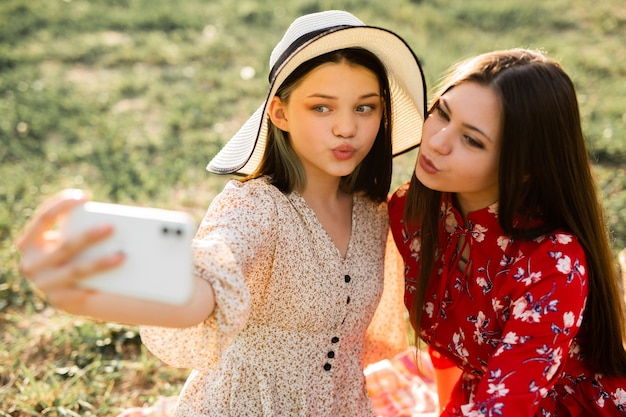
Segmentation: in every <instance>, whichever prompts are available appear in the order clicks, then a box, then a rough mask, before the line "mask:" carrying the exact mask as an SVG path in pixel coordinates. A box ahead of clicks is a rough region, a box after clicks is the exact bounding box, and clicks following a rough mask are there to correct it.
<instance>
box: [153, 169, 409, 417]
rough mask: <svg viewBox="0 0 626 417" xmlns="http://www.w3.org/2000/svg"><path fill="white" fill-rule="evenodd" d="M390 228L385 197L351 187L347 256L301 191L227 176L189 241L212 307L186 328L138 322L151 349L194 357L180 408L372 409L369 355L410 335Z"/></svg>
mask: <svg viewBox="0 0 626 417" xmlns="http://www.w3.org/2000/svg"><path fill="white" fill-rule="evenodd" d="M388 236H389V223H388V215H387V206H386V204H376V203H373V202H371V201H370V200H368V199H367V198H365V197H363V196H361V195H355V196H354V199H353V211H352V234H351V237H350V243H349V247H348V251H347V253H346V256H345V257H342V256H341V255H340V253H339V251H338V250H337V248H336V246H335V245H334V244H333V242H332V240H331V239H330V237H329V236H328V234H327V233H326V232H325V230H324V228H323V227H322V225H321V223H319V221H318V219H317V217H316V216H315V213H314V212H313V210H311V209H310V208H309V207H308V206H307V204H306V202H305V200H304V199H303V198H302V196H301V195H299V194H298V193H291V194H288V195H285V194H283V193H281V192H280V191H279V190H278V189H277V188H275V187H274V186H272V185H271V184H269V181H268V179H267V178H259V179H255V180H249V181H247V182H245V183H241V182H238V181H230V182H229V183H228V184H227V185H226V187H225V188H224V190H223V191H222V193H220V194H219V195H218V196H217V197H216V198H215V199H214V201H213V202H212V203H211V205H210V207H209V209H208V212H207V214H206V216H205V218H204V220H203V222H202V223H201V225H200V228H199V230H198V233H197V235H196V237H195V239H194V242H193V247H194V251H195V252H194V262H195V265H196V273H197V274H199V276H201V277H202V278H204V279H206V280H208V281H209V282H210V283H211V285H212V287H213V289H214V293H215V299H216V309H215V311H214V312H213V314H211V316H210V317H208V318H207V319H206V320H205V322H203V323H201V324H199V325H196V326H193V327H190V328H187V329H165V328H157V327H143V328H142V329H141V336H142V340H143V342H144V343H145V344H146V346H147V347H148V348H149V349H150V351H152V352H153V353H154V354H155V355H157V356H158V357H160V358H161V359H162V360H164V361H165V362H167V363H169V364H171V365H173V366H177V367H185V368H192V369H193V372H192V373H191V375H190V376H189V378H188V380H187V382H186V384H185V387H184V388H183V390H182V393H181V394H180V399H179V401H178V405H177V408H176V411H175V414H174V415H175V416H176V417H183V416H184V417H200V416H203V417H206V416H221V417H224V416H225V417H227V416H233V417H234V416H237V417H245V416H255V417H256V416H302V417H304V416H316V417H317V416H333V417H335V416H337V417H342V416H345V417H348V416H350V417H360V416H368V417H370V416H373V410H372V406H371V403H370V400H369V398H368V396H367V391H366V387H365V378H364V375H363V367H364V366H365V365H366V364H367V363H370V362H374V361H378V360H381V359H383V358H385V357H392V356H393V355H394V354H396V353H398V352H401V351H403V350H404V349H406V346H407V340H406V333H405V326H404V316H403V314H404V311H403V310H404V306H403V303H402V293H403V278H402V270H401V259H400V257H399V255H398V253H397V249H395V245H394V244H393V241H392V240H391V239H389V244H387V241H388ZM386 249H389V253H388V255H387V256H386ZM383 262H386V265H384V264H383ZM384 267H385V268H386V269H387V272H389V273H388V274H383V269H384ZM394 270H395V271H396V273H395V274H394ZM383 276H384V280H385V281H384V282H383ZM383 289H384V291H383ZM381 297H382V299H381ZM379 300H380V307H379V308H378V310H376V308H377V305H379ZM375 311H376V314H375Z"/></svg>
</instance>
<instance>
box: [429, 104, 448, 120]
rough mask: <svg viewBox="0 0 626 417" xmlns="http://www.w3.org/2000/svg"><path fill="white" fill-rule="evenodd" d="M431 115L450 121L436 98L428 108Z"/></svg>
mask: <svg viewBox="0 0 626 417" xmlns="http://www.w3.org/2000/svg"><path fill="white" fill-rule="evenodd" d="M428 114H429V115H431V116H437V117H439V118H441V119H443V120H445V121H450V116H448V113H446V111H445V110H444V109H443V107H441V102H440V101H439V100H437V101H436V102H435V103H433V105H432V106H431V108H430V112H428Z"/></svg>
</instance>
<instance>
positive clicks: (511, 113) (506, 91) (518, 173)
mask: <svg viewBox="0 0 626 417" xmlns="http://www.w3.org/2000/svg"><path fill="white" fill-rule="evenodd" d="M466 81H472V82H477V83H479V84H481V85H483V86H487V87H489V88H491V89H492V90H493V91H494V92H495V93H496V94H497V95H498V97H499V99H500V102H501V104H502V112H503V116H502V126H503V131H502V132H503V133H502V138H503V139H502V148H501V155H500V161H499V178H498V181H499V204H498V219H499V222H500V226H501V227H502V230H503V231H504V233H506V234H507V235H508V236H510V237H512V238H513V239H519V240H529V239H534V238H536V237H539V236H541V235H543V234H545V233H547V232H549V231H551V230H555V229H564V230H566V231H568V232H570V233H572V234H574V235H575V236H576V237H577V238H578V240H579V242H580V243H581V245H582V246H583V248H584V250H585V255H586V258H587V275H588V283H589V295H588V299H587V304H586V309H585V312H584V316H583V322H582V326H583V332H584V335H585V338H584V341H583V343H584V345H583V349H584V354H585V360H586V361H587V362H588V363H589V364H590V365H591V366H593V367H594V369H595V370H596V371H598V372H601V373H604V374H606V375H626V351H625V350H624V343H625V341H626V323H625V318H624V310H623V308H622V305H621V303H622V297H621V296H620V292H619V285H618V276H617V268H616V264H615V260H614V258H613V255H612V252H611V248H610V245H609V240H608V230H607V227H606V222H605V220H604V213H603V208H602V206H601V203H600V200H599V197H598V193H597V185H596V183H595V181H594V178H593V175H592V172H591V165H590V161H589V157H588V154H587V149H586V146H585V139H584V136H583V132H582V127H581V122H580V113H579V108H578V102H577V99H576V90H575V87H574V84H573V82H572V81H571V79H570V78H569V76H568V75H567V74H566V73H565V72H564V71H563V69H562V68H561V66H560V65H559V64H558V63H556V62H555V61H553V60H550V59H548V58H547V57H546V56H545V55H543V54H542V53H540V52H537V51H529V50H523V49H513V50H506V51H496V52H491V53H486V54H482V55H479V56H477V57H474V58H471V59H468V60H466V61H463V62H460V63H459V64H457V65H455V66H453V67H452V68H451V70H450V72H449V73H448V74H447V77H446V78H445V79H444V80H443V83H442V84H441V85H440V87H439V89H438V90H437V91H436V93H435V94H434V98H433V102H432V104H431V107H430V109H431V110H432V109H433V105H436V104H437V102H438V100H439V98H440V97H441V95H442V94H444V93H445V92H446V91H448V90H450V89H452V88H454V87H455V86H456V85H459V84H461V83H463V82H466ZM443 197H445V196H444V195H443V193H441V192H438V191H434V190H430V189H428V188H426V187H425V186H424V185H423V184H421V183H420V182H419V180H417V178H416V177H415V175H414V176H413V178H412V180H411V185H410V187H409V194H408V197H407V206H406V211H405V218H406V219H407V221H408V222H410V223H414V224H415V223H417V224H419V225H420V227H421V254H420V256H421V266H420V271H419V280H418V282H419V284H418V292H417V294H416V297H415V304H414V305H413V306H412V307H411V308H412V309H414V313H415V317H417V320H415V322H414V323H413V325H414V328H415V329H419V326H418V325H417V324H419V323H420V320H421V312H422V303H423V300H424V297H425V292H426V287H427V285H428V281H429V279H430V277H431V275H432V272H433V271H432V268H433V265H434V262H435V259H436V258H437V256H438V253H437V248H438V245H439V242H438V230H439V229H438V228H439V224H438V216H439V204H440V202H441V199H442V198H443ZM538 214H539V216H540V217H541V218H542V219H543V221H544V224H543V225H542V226H541V227H539V228H523V229H522V228H516V227H515V226H514V223H513V218H514V216H516V215H523V216H529V217H532V216H536V215H538ZM416 332H417V333H419V331H416Z"/></svg>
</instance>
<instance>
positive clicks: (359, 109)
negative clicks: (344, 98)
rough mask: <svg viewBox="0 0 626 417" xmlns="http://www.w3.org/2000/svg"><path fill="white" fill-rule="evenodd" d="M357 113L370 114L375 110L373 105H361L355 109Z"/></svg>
mask: <svg viewBox="0 0 626 417" xmlns="http://www.w3.org/2000/svg"><path fill="white" fill-rule="evenodd" d="M355 110H356V112H357V113H372V112H374V111H375V110H376V105H375V104H361V105H359V106H356V108H355Z"/></svg>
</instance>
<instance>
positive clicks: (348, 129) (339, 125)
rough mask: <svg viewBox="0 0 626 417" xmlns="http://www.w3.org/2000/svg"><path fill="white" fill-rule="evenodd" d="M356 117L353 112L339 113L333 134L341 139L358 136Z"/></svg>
mask: <svg viewBox="0 0 626 417" xmlns="http://www.w3.org/2000/svg"><path fill="white" fill-rule="evenodd" d="M356 132H357V123H356V115H355V114H354V113H353V112H352V111H341V112H337V115H336V116H335V120H334V124H333V134H334V135H335V136H337V137H341V138H351V137H353V136H354V135H356Z"/></svg>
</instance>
